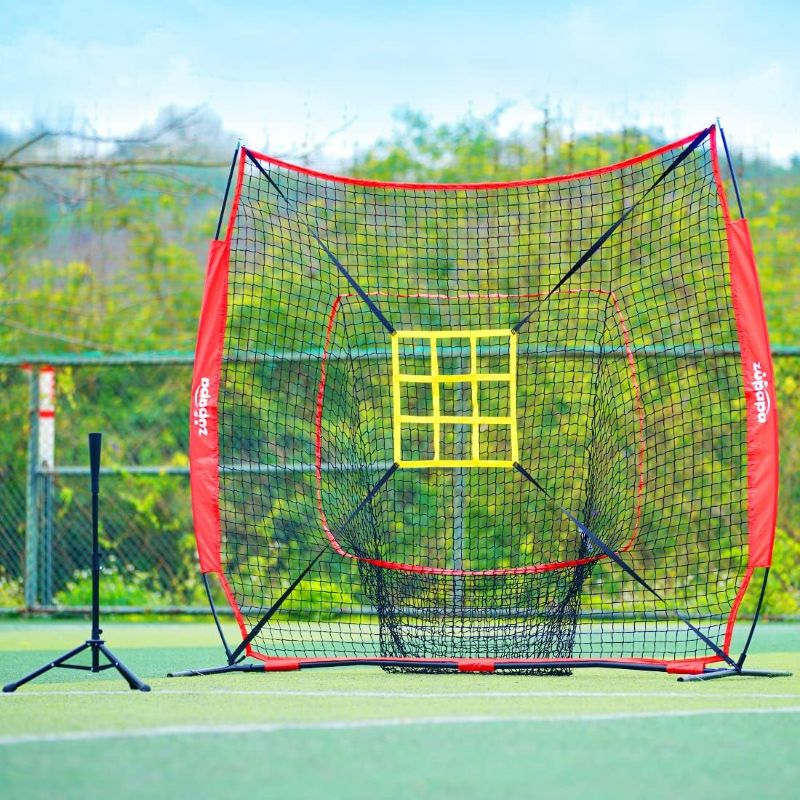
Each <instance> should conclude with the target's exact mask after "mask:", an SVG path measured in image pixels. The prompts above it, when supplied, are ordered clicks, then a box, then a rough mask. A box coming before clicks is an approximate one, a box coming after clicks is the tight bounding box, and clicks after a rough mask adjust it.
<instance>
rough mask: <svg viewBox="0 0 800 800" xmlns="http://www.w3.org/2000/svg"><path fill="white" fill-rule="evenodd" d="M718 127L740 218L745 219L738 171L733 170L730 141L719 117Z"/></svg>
mask: <svg viewBox="0 0 800 800" xmlns="http://www.w3.org/2000/svg"><path fill="white" fill-rule="evenodd" d="M717 127H718V128H719V135H720V136H721V137H722V146H723V147H724V148H725V158H726V159H727V161H728V171H729V172H730V173H731V180H732V181H733V191H734V193H735V194H736V203H737V205H738V206H739V217H740V218H741V219H744V207H743V206H742V196H741V195H740V194H739V182H738V181H737V180H736V170H735V169H734V168H733V160H732V159H731V151H730V150H728V140H727V139H726V138H725V131H724V130H723V129H722V125H721V124H720V121H719V117H717Z"/></svg>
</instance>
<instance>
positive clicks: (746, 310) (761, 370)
mask: <svg viewBox="0 0 800 800" xmlns="http://www.w3.org/2000/svg"><path fill="white" fill-rule="evenodd" d="M727 228H728V243H729V246H730V258H731V291H732V294H733V308H734V312H735V314H736V327H737V328H738V329H739V346H740V347H741V351H742V371H743V375H744V393H745V400H746V402H747V524H748V531H749V544H750V561H749V564H750V566H751V567H768V566H769V565H770V562H771V560H772V543H773V541H774V539H775V518H776V514H777V509H778V420H777V414H776V408H775V386H774V371H773V368H772V356H771V354H770V349H769V338H768V336H767V322H766V318H765V316H764V305H763V302H762V300H761V290H760V287H759V284H758V274H757V272H756V263H755V258H754V257H753V245H752V243H751V241H750V230H749V228H748V226H747V220H746V219H739V220H735V221H732V222H728V225H727Z"/></svg>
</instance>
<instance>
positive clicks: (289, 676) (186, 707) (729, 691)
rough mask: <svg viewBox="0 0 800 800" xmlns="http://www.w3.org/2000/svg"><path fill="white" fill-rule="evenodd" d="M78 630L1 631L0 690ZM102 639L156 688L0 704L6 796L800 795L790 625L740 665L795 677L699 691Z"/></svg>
mask: <svg viewBox="0 0 800 800" xmlns="http://www.w3.org/2000/svg"><path fill="white" fill-rule="evenodd" d="M87 632H88V625H87V624H86V623H73V622H70V623H53V622H16V623H4V624H0V682H2V683H6V682H8V681H9V680H12V679H14V678H18V677H20V676H21V675H23V674H25V673H26V672H27V671H30V670H32V669H34V668H36V667H38V666H40V665H41V664H42V663H44V662H45V661H46V660H47V659H48V658H49V657H52V656H53V655H57V654H59V653H60V652H61V651H63V650H66V649H69V648H71V647H73V646H75V645H77V644H79V643H80V642H81V641H83V639H84V638H85V637H86V634H87ZM106 637H107V641H108V644H109V646H110V647H112V649H114V651H115V652H117V653H118V655H120V656H121V657H122V658H123V660H125V661H126V663H127V664H128V666H130V667H131V668H132V669H133V670H134V671H135V672H137V673H138V674H139V675H140V677H142V678H145V679H146V680H148V681H149V682H150V683H151V685H152V687H153V691H152V692H151V693H149V694H142V693H138V692H130V691H128V689H127V686H126V684H125V683H124V681H122V679H121V678H118V677H117V676H116V673H113V674H112V672H110V671H109V672H104V673H102V674H100V675H89V674H86V673H81V672H76V671H71V670H53V671H51V672H50V673H48V674H47V675H46V676H43V677H41V678H39V679H38V680H36V681H35V682H32V683H30V684H28V685H26V686H24V687H22V688H20V689H19V690H18V691H17V692H16V693H15V694H11V695H2V696H0V786H2V796H3V797H4V798H9V800H11V799H12V798H13V799H14V800H16V798H20V800H22V798H24V799H25V800H34V799H35V798H48V799H50V798H63V799H64V800H69V798H93V797H101V796H102V797H107V796H113V797H114V798H115V799H117V798H119V800H125V798H140V797H153V798H161V797H165V798H166V797H168V798H175V799H176V800H177V799H180V798H184V797H185V798H190V797H191V798H197V797H236V796H239V795H241V796H244V795H245V794H248V793H257V794H258V796H264V797H269V798H282V797H285V798H306V797H307V798H322V797H324V798H326V800H335V799H336V798H356V799H357V798H395V797H409V798H425V797H436V798H442V797H444V798H447V797H454V798H460V799H464V800H468V799H469V798H473V797H474V798H479V797H480V798H485V797H487V796H489V795H492V794H497V793H501V794H503V795H505V796H506V797H512V798H514V797H539V796H540V797H587V798H606V797H607V798H615V800H616V798H620V799H624V798H640V797H643V796H647V797H648V798H662V797H663V798H667V797H669V798H671V799H672V798H674V797H675V796H680V797H690V796H693V795H699V794H700V793H706V794H711V793H714V794H721V795H726V794H727V795H728V796H730V797H750V796H752V797H756V796H758V797H760V798H767V797H776V798H784V797H790V796H794V794H795V792H796V788H797V785H798V783H800V767H799V766H798V762H797V759H796V756H795V752H794V751H795V745H796V742H797V740H798V734H800V726H799V725H798V721H800V716H798V712H800V626H798V625H789V624H785V625H778V624H773V625H763V626H762V627H761V628H760V629H759V630H758V632H757V633H756V637H755V639H754V642H753V647H752V651H751V652H752V655H751V657H750V659H749V662H748V665H749V666H753V667H762V668H775V669H790V670H793V671H794V672H795V676H794V677H791V678H775V679H754V678H738V679H727V680H720V681H711V682H708V683H703V684H680V683H677V682H675V680H674V678H672V677H668V676H666V675H663V674H650V673H636V672H623V671H616V670H608V671H601V670H582V671H577V672H576V673H575V675H573V676H572V677H570V678H544V677H542V678H539V677H522V676H486V675H442V676H436V675H387V674H385V673H383V672H381V671H380V670H377V669H374V668H339V669H328V670H309V671H306V672H302V671H301V672H294V673H283V674H271V675H260V674H255V675H253V674H251V675H225V676H215V677H206V678H183V679H168V678H166V677H164V675H165V673H166V672H167V671H170V670H180V669H185V668H190V667H195V666H205V665H213V664H219V663H221V661H222V659H221V657H220V653H221V650H220V648H219V646H218V645H217V643H216V640H215V634H214V630H213V626H211V625H205V624H204V625H198V624H193V623H183V624H175V623H167V624H145V623H135V624H131V623H113V624H109V625H107V626H106Z"/></svg>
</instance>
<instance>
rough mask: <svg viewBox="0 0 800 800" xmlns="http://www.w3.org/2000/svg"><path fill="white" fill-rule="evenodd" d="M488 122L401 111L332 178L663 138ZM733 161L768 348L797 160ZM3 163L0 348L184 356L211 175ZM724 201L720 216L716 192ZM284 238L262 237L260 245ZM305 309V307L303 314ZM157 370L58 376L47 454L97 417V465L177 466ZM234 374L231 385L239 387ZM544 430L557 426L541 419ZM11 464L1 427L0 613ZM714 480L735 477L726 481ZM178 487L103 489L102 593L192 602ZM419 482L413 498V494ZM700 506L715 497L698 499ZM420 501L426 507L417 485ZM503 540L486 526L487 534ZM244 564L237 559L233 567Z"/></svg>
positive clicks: (777, 335) (179, 147) (529, 163)
mask: <svg viewBox="0 0 800 800" xmlns="http://www.w3.org/2000/svg"><path fill="white" fill-rule="evenodd" d="M501 117H502V109H499V110H498V111H497V112H495V113H493V114H489V115H487V116H485V117H475V116H472V115H468V116H466V117H465V118H463V119H461V120H458V121H456V122H455V123H451V124H434V123H433V122H432V121H431V120H430V119H428V118H426V117H425V116H424V115H421V114H419V113H416V112H413V111H410V110H405V111H402V112H400V113H399V114H398V116H397V129H396V131H395V133H394V134H393V135H392V136H390V137H388V138H387V139H385V140H382V141H379V142H377V143H376V144H375V145H373V146H371V147H369V148H367V149H366V150H365V151H363V152H362V153H360V154H358V155H357V156H356V157H355V158H354V159H353V160H352V162H351V163H349V164H345V165H343V167H342V171H343V172H347V173H350V174H354V175H357V176H360V177H364V178H372V179H378V180H405V181H420V182H428V181H434V182H468V181H503V180H511V179H518V178H522V177H524V178H532V177H537V176H541V175H544V174H558V173H571V172H575V171H580V170H584V169H589V168H592V167H595V166H597V165H599V164H606V163H611V162H613V161H617V160H621V159H624V158H628V157H630V156H632V155H634V154H636V153H639V152H643V151H645V150H648V149H651V148H653V147H655V146H658V145H659V144H661V143H663V142H662V137H661V136H659V135H657V134H655V133H652V132H647V131H641V130H635V129H625V130H623V131H620V132H598V133H595V134H591V135H575V134H574V133H570V132H569V131H568V130H567V129H566V128H565V127H564V126H563V125H559V124H558V122H557V121H553V120H552V119H548V118H545V122H544V124H542V125H540V126H534V127H532V128H530V129H527V130H523V129H519V130H515V131H512V132H510V133H507V134H505V133H501V132H500V123H501ZM4 146H5V147H7V148H10V146H11V145H4ZM171 146H172V147H173V149H172V150H171V151H170V152H171V153H172V154H173V155H175V157H176V160H179V157H180V156H182V155H185V154H186V153H191V152H193V151H194V149H198V150H202V151H204V152H212V151H215V150H214V148H215V146H216V143H215V142H214V141H185V140H179V139H173V140H172V141H171ZM226 147H227V143H226ZM157 152H158V153H160V152H161V151H156V150H155V149H154V148H152V147H149V146H148V145H130V144H124V145H123V144H119V145H115V147H114V148H113V149H112V151H111V154H110V156H111V157H120V158H132V159H133V160H135V159H137V158H138V159H140V160H141V161H144V160H146V159H147V158H149V157H151V156H153V155H154V153H157ZM56 155H58V153H57V154H56ZM61 156H62V157H63V153H62V154H61ZM736 160H737V163H738V164H739V165H740V168H741V174H740V175H739V178H740V185H741V188H742V193H743V200H744V204H745V209H746V210H747V211H748V212H749V216H750V218H751V226H752V234H753V240H754V245H755V249H756V256H757V260H758V263H759V271H760V275H761V282H762V291H763V295H764V299H765V304H766V309H767V317H768V320H769V325H770V332H771V336H772V339H773V342H774V343H777V344H797V343H800V315H798V314H797V313H796V309H797V308H799V307H800V271H798V270H797V263H798V257H800V161H797V160H795V161H794V162H792V163H791V164H790V165H789V166H782V165H778V164H774V163H771V162H768V161H764V160H758V159H750V160H748V159H745V158H742V157H739V156H736ZM11 166H13V162H12V163H11V164H8V165H7V164H6V163H5V162H4V161H3V160H2V154H0V352H2V353H3V354H5V355H14V354H24V353H34V352H43V351H46V352H49V353H67V352H73V353H75V352H85V351H87V350H92V351H100V352H106V353H114V352H137V351H140V352H141V351H153V350H158V351H173V350H183V351H190V350H192V349H193V346H194V337H195V331H196V320H197V314H198V309H199V305H200V299H201V294H202V281H203V256H204V252H205V240H207V239H208V238H210V236H212V235H213V229H214V224H215V222H216V213H217V211H218V202H219V197H220V195H221V191H220V189H221V182H222V181H224V178H225V174H224V173H225V170H224V169H220V170H216V172H215V173H213V177H209V176H207V173H205V172H201V171H200V172H199V171H197V170H195V169H193V168H191V167H180V166H176V167H174V168H168V169H161V170H154V169H148V168H136V167H135V166H134V167H132V168H130V169H125V170H119V171H117V172H114V173H112V174H109V173H108V171H106V170H103V169H99V168H95V167H93V165H92V161H91V160H89V161H87V165H86V168H85V169H83V170H77V171H58V170H54V171H51V172H49V173H47V174H46V177H47V180H46V181H45V182H44V183H42V184H34V183H31V182H24V181H21V180H18V179H17V178H16V177H15V176H16V173H15V172H14V171H13V170H11V169H10V167H11ZM729 200H730V202H731V205H732V208H734V209H735V203H734V198H733V193H732V191H729ZM353 235H354V236H356V237H358V236H363V232H360V233H359V232H355V231H354V232H353ZM431 235H432V237H433V236H435V233H434V232H432V234H431ZM531 235H533V234H531ZM285 244H286V243H285V242H282V241H280V240H276V241H275V243H274V247H276V248H279V247H282V246H285ZM434 244H435V242H432V243H431V245H432V246H433V245H434ZM396 255H397V260H396V262H392V263H390V262H389V259H388V258H387V257H385V256H379V257H378V258H379V262H380V263H377V264H376V268H377V269H387V268H390V267H392V266H393V265H394V267H395V268H396V266H397V264H398V263H399V264H400V265H401V266H402V267H404V268H406V267H409V266H412V265H411V264H410V262H409V261H408V260H404V259H408V254H405V253H398V254H396ZM381 259H382V260H381ZM447 270H448V268H443V272H442V275H441V276H440V277H441V282H442V285H446V284H447V280H448V271H447ZM306 278H307V276H306V275H304V274H298V275H297V276H296V277H295V279H296V280H297V281H303V280H305V279H306ZM496 288H497V289H498V290H502V289H503V288H504V287H502V286H498V287H496ZM685 288H686V287H675V291H676V293H677V294H680V292H682V291H685ZM282 302H285V297H284V298H283V299H282V298H281V296H279V295H278V294H277V293H276V294H275V295H274V296H273V295H270V294H269V291H268V288H267V287H264V286H253V287H251V291H250V292H249V293H244V292H243V293H242V296H241V298H237V300H236V303H237V308H236V309H234V313H241V314H246V313H248V310H247V309H248V305H253V306H257V305H258V306H269V307H271V308H273V309H274V311H275V313H276V314H281V313H285V309H282V308H281V303H282ZM295 313H296V310H295ZM312 313H313V314H316V313H318V309H310V310H309V314H312ZM281 343H282V342H281V341H280V340H278V339H275V340H274V341H269V342H266V341H261V340H259V341H258V342H253V343H252V345H253V347H254V348H255V349H263V348H264V347H280V345H281ZM777 367H778V368H777V373H776V390H777V393H778V398H779V410H780V411H781V412H782V413H781V415H780V421H781V435H782V469H781V500H780V513H779V526H780V530H779V536H778V540H777V543H776V550H775V563H774V568H773V577H772V581H771V584H770V586H769V589H768V593H767V606H766V610H767V613H773V614H794V613H797V612H798V604H799V603H800V600H799V599H798V593H797V588H796V587H797V586H798V585H800V576H799V575H798V574H797V569H798V566H797V565H798V563H800V479H799V478H798V475H800V421H798V420H800V413H798V412H800V408H798V407H799V406H800V369H799V368H798V367H797V364H796V363H795V361H794V360H793V361H789V360H785V361H782V362H779V364H778V365H777ZM164 370H165V368H161V371H158V370H154V371H152V372H150V373H149V374H147V375H146V376H145V377H142V375H143V373H137V374H134V373H133V372H132V371H131V370H129V369H123V368H119V369H116V370H115V369H103V370H96V371H95V372H94V373H92V371H91V370H90V369H84V370H83V371H80V370H78V369H74V370H72V369H63V370H60V372H59V403H60V409H61V410H62V411H63V412H64V414H65V415H68V417H69V418H70V419H71V420H72V421H73V423H72V425H71V427H70V429H69V430H65V431H59V444H58V446H59V452H58V459H59V462H60V463H83V460H84V449H85V442H84V436H85V431H86V430H88V429H90V428H92V427H100V428H104V429H107V426H109V425H110V426H112V427H115V428H116V430H114V431H113V435H112V437H111V438H112V439H113V442H114V446H113V447H114V449H111V450H107V452H106V456H107V458H108V463H116V464H125V463H139V464H154V463H157V464H172V465H174V466H180V465H184V464H185V456H184V455H182V454H183V453H184V452H185V448H186V437H185V433H184V429H185V426H186V422H185V418H186V411H185V398H186V389H187V385H188V372H187V371H184V372H182V373H180V374H177V373H173V375H177V377H169V375H170V373H169V372H167V371H164ZM230 377H231V379H232V380H233V379H241V378H242V377H243V376H237V375H234V374H231V376H230ZM261 379H264V378H263V377H262V378H261ZM681 380H684V381H689V380H694V381H696V380H697V376H696V375H684V376H677V377H676V379H675V381H676V382H675V383H674V385H673V384H672V383H670V382H669V381H665V383H664V385H663V386H662V387H661V389H660V390H661V391H663V393H664V396H665V397H668V396H669V395H670V393H671V392H676V391H677V392H679V391H680V390H681V386H680V381H681ZM240 382H241V384H242V385H244V386H247V385H250V384H252V383H253V381H252V380H250V381H248V380H243V379H242V380H241V381H240ZM314 383H315V376H314V375H310V374H305V373H298V387H299V389H298V390H299V391H302V392H306V393H308V394H309V396H313V389H314ZM87 396H91V397H93V398H94V402H93V403H92V404H87V403H85V402H84V398H85V397H87ZM26 403H27V385H26V382H25V380H24V376H23V375H21V374H20V372H19V371H18V370H11V369H8V368H2V369H0V417H2V419H3V420H11V422H10V424H9V427H10V428H12V429H16V430H19V431H20V434H23V433H24V426H25V425H26V424H27V423H26V421H25V417H24V409H25V407H26ZM276 409H277V410H276ZM258 413H259V414H260V415H263V416H265V417H266V416H267V415H268V414H271V415H273V416H274V415H275V414H276V413H281V412H280V403H279V402H277V401H276V400H275V398H269V397H267V396H264V397H262V399H261V400H260V407H259V408H258ZM553 424H554V425H557V424H558V418H557V415H554V417H553ZM282 429H283V431H284V433H285V436H284V438H283V439H281V440H278V439H277V437H275V440H274V441H272V442H271V443H270V447H271V448H272V450H274V459H272V460H273V461H274V463H279V462H280V460H281V458H282V457H283V456H285V455H286V454H287V453H291V452H293V451H296V450H298V449H303V448H305V447H306V446H307V441H308V439H309V436H310V435H311V431H310V430H309V429H308V427H307V426H304V424H303V422H302V421H300V420H297V421H290V420H286V424H285V425H283V426H282ZM142 432H147V434H146V435H144V434H143V433H142ZM720 448H723V449H720ZM175 453H180V454H181V455H177V456H176V455H175ZM724 462H725V458H724V444H720V445H719V447H718V450H717V452H716V453H715V454H714V456H713V458H712V457H710V458H709V469H721V468H723V466H722V465H723V464H724ZM24 464H25V445H24V436H23V435H20V436H19V437H15V436H4V437H3V438H2V440H0V479H2V482H3V485H6V486H16V487H19V486H20V485H21V486H22V487H23V488H22V489H21V490H20V489H19V488H16V489H14V490H13V491H14V492H16V494H15V495H14V497H13V498H12V500H11V501H8V503H9V506H11V505H13V507H14V508H15V509H16V512H15V514H10V513H8V512H7V511H6V512H4V515H3V521H2V525H3V528H2V530H1V531H0V564H6V565H8V569H7V572H6V574H5V575H0V606H2V605H4V604H5V601H4V598H6V599H9V603H11V602H12V600H13V599H14V598H16V599H17V600H19V601H20V602H21V600H20V597H21V595H20V592H21V587H20V584H19V581H18V579H17V578H16V577H13V576H15V575H17V574H18V572H19V568H20V560H21V559H20V558H19V552H21V550H20V547H19V544H18V543H19V541H20V540H21V538H22V537H23V535H24V515H22V514H20V509H21V508H22V509H24V483H20V481H23V480H24V479H23V476H24ZM730 479H731V480H735V475H733V474H732V475H731V478H730ZM180 480H181V479H175V478H174V477H171V476H159V477H157V478H154V479H139V478H137V479H133V478H131V476H126V477H125V478H124V479H121V480H120V484H119V486H118V487H116V488H115V489H114V491H117V490H118V497H119V500H118V504H119V513H120V517H121V518H124V519H125V520H126V521H127V522H128V523H129V527H128V532H127V533H125V531H123V530H122V529H120V530H119V531H115V532H114V536H113V537H110V538H111V539H113V540H114V541H115V542H117V547H118V548H120V553H119V555H118V556H117V557H118V558H119V559H120V560H119V561H117V562H116V563H113V565H112V562H109V569H108V570H107V571H106V572H105V573H104V577H103V580H104V602H107V603H109V604H111V603H114V604H116V603H119V604H128V605H148V604H155V605H169V604H171V603H172V602H176V601H177V602H194V601H195V600H199V599H201V597H202V587H201V586H200V585H199V584H198V583H197V582H196V578H195V575H196V572H195V563H194V562H195V554H194V544H193V539H192V535H191V521H190V514H189V509H188V507H187V505H186V502H185V484H182V483H181V482H180ZM60 491H61V492H62V493H63V494H62V495H61V498H62V500H63V502H62V506H61V510H62V513H63V514H64V515H65V516H64V517H63V518H62V523H63V522H64V520H65V519H67V518H69V519H74V520H80V519H81V517H82V516H83V518H85V512H86V509H85V508H83V509H81V507H80V502H81V501H80V500H79V499H76V498H77V496H78V495H79V494H80V493H79V492H77V493H76V491H75V486H74V485H73V484H72V483H69V482H66V483H65V484H64V485H62V486H61V487H60ZM308 491H309V488H308V487H307V486H301V485H298V492H308ZM419 492H420V494H421V495H424V494H425V489H424V487H423V488H420V489H419ZM309 497H313V495H312V494H309ZM708 499H709V501H710V502H712V504H713V498H708ZM419 502H420V503H422V504H423V505H424V502H425V498H424V496H423V497H421V499H420V501H419ZM470 513H472V514H474V515H475V517H476V520H477V519H479V518H480V517H481V515H482V514H483V515H484V516H485V517H486V525H487V526H489V525H490V523H491V518H490V517H491V515H490V514H489V512H488V511H487V510H481V509H478V508H475V509H471V511H470ZM70 515H72V516H70ZM719 519H720V526H721V528H724V509H720V517H719ZM78 524H79V522H78V521H76V522H74V523H73V522H70V527H69V528H68V530H70V531H72V530H75V529H77V528H76V527H75V526H77V525H78ZM263 524H264V525H265V526H270V529H272V528H274V529H276V530H277V529H279V530H280V531H281V535H282V536H283V538H284V540H285V547H287V548H289V547H291V546H293V545H292V543H293V542H294V541H295V540H296V538H297V537H296V536H295V535H294V533H293V528H292V526H293V524H295V523H294V521H293V520H292V519H291V517H290V515H287V513H286V511H285V509H284V508H282V507H281V505H280V504H279V503H275V505H274V507H273V508H272V509H271V512H270V514H269V515H268V516H267V517H265V519H264V523H263ZM476 524H477V523H476ZM501 533H502V532H497V537H498V539H500V538H502V537H501ZM125 536H128V537H133V538H134V539H136V541H141V540H142V539H143V537H146V538H144V540H145V541H147V542H148V545H147V547H145V548H144V549H143V550H142V549H141V548H138V545H137V548H138V549H139V550H140V551H141V552H142V553H143V555H142V561H141V563H135V561H134V555H133V553H134V550H135V549H137V548H134V546H133V545H134V542H133V541H127V542H126V541H125ZM137 537H139V538H138V539H137ZM9 543H13V547H12V546H11V544H9ZM126 548H130V549H126ZM266 558H268V560H269V566H270V568H278V569H280V566H281V564H282V554H281V553H280V552H275V553H270V554H268V555H267V556H266ZM121 564H124V565H125V566H124V567H123V566H120V565H121ZM153 564H156V565H157V566H156V567H153ZM75 568H76V569H77V564H76V565H75ZM245 568H246V564H242V571H243V573H244V571H245ZM593 580H602V581H608V582H609V584H610V582H611V581H612V580H613V578H612V577H611V576H610V575H606V573H605V572H603V571H598V572H597V573H596V574H595V575H594V576H593ZM87 586H88V584H87V578H86V576H81V574H80V573H78V572H76V574H75V577H74V578H73V580H72V581H71V582H70V583H69V584H68V585H67V586H66V587H65V588H64V589H63V590H62V591H61V592H60V593H59V594H58V600H59V602H62V603H79V604H86V603H88V599H87V598H88V595H87V594H86V590H87ZM305 591H309V592H313V591H318V592H329V591H330V587H322V586H320V587H312V586H309V587H307V589H306V590H305ZM112 598H118V599H115V600H112ZM351 600H352V602H353V603H356V600H355V599H353V598H347V600H346V601H345V600H342V601H341V602H343V603H345V604H348V603H349V602H350V601H351ZM753 603H754V597H753V592H750V594H749V596H748V598H747V600H746V601H745V609H746V610H752V606H753Z"/></svg>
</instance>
